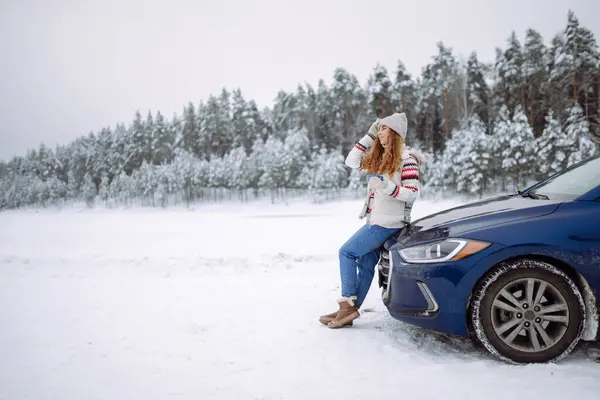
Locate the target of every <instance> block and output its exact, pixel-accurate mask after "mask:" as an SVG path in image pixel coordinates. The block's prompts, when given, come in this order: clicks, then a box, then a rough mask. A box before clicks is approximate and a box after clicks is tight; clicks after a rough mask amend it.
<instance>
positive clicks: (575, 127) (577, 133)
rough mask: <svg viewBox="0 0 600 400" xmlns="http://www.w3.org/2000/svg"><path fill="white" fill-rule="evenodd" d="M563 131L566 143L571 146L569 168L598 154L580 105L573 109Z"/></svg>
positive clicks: (568, 159)
mask: <svg viewBox="0 0 600 400" xmlns="http://www.w3.org/2000/svg"><path fill="white" fill-rule="evenodd" d="M563 129H564V131H565V136H566V143H567V144H568V145H570V152H569V156H568V157H567V166H571V165H574V164H577V163H578V162H580V161H583V160H585V159H586V158H589V157H591V156H593V155H594V154H596V145H595V144H594V142H593V141H592V140H591V137H590V131H589V124H588V121H587V118H586V117H585V115H584V114H583V110H582V109H581V107H580V106H579V104H575V105H574V106H573V107H571V109H570V112H569V118H568V119H567V121H566V122H565V126H564V128H563Z"/></svg>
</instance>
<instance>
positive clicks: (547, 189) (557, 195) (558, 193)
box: [533, 157, 600, 200]
mask: <svg viewBox="0 0 600 400" xmlns="http://www.w3.org/2000/svg"><path fill="white" fill-rule="evenodd" d="M599 185H600V157H595V158H592V159H589V160H587V161H585V162H584V163H582V164H580V165H579V166H578V167H576V168H573V169H571V170H569V171H567V172H565V173H563V174H560V175H558V176H555V177H554V178H552V179H550V180H549V181H547V182H545V183H544V184H542V185H540V186H537V187H535V188H533V192H534V193H537V194H540V195H545V196H548V197H549V198H550V199H553V200H554V199H556V200H573V199H576V198H577V197H579V196H581V195H583V194H584V193H587V192H589V191H590V190H592V189H594V188H595V187H597V186H599Z"/></svg>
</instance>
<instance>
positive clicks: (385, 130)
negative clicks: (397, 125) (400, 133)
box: [377, 125, 394, 147]
mask: <svg viewBox="0 0 600 400" xmlns="http://www.w3.org/2000/svg"><path fill="white" fill-rule="evenodd" d="M393 134H394V131H392V130H391V129H390V128H389V127H387V126H385V125H379V131H377V138H378V139H379V142H380V143H381V145H382V146H383V147H387V146H388V145H389V144H390V143H391V141H392V135H393Z"/></svg>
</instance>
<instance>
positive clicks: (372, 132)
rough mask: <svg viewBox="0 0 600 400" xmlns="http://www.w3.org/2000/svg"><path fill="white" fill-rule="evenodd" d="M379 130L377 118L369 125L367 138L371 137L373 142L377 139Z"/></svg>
mask: <svg viewBox="0 0 600 400" xmlns="http://www.w3.org/2000/svg"><path fill="white" fill-rule="evenodd" d="M378 130H379V118H377V119H376V120H375V122H373V123H372V124H371V127H370V128H369V136H371V137H372V138H373V140H376V139H377V131H378Z"/></svg>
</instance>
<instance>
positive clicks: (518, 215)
mask: <svg viewBox="0 0 600 400" xmlns="http://www.w3.org/2000/svg"><path fill="white" fill-rule="evenodd" d="M560 203H561V202H560V201H553V200H536V199H532V198H528V197H522V196H518V195H508V196H500V197H494V198H491V199H487V200H482V201H478V202H475V203H469V204H466V205H463V206H459V207H455V208H450V209H448V210H444V211H441V212H438V213H435V214H432V215H428V216H426V217H424V218H421V219H419V220H416V221H414V222H412V223H411V224H410V225H409V226H407V227H406V228H405V229H403V230H402V231H401V232H400V233H399V236H398V237H397V240H398V241H399V242H400V243H402V244H404V245H405V246H410V245H414V244H417V243H423V242H430V241H433V240H436V239H444V238H446V237H457V236H460V235H461V234H464V233H466V232H468V231H472V230H475V229H481V228H484V227H487V226H491V225H497V224H503V223H507V222H511V221H516V220H522V219H526V218H534V217H540V216H542V215H547V214H550V213H552V212H554V211H555V210H556V209H557V208H558V206H559V205H560Z"/></svg>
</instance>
